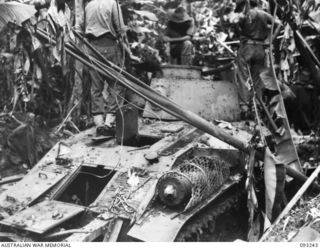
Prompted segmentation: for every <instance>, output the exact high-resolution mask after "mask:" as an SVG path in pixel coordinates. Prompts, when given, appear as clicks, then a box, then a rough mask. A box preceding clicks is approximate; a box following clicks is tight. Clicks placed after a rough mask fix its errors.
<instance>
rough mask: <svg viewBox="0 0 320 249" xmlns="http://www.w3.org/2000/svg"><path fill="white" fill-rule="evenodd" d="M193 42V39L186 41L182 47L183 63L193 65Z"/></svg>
mask: <svg viewBox="0 0 320 249" xmlns="http://www.w3.org/2000/svg"><path fill="white" fill-rule="evenodd" d="M192 55H193V44H192V42H191V41H184V42H183V43H182V49H181V65H192Z"/></svg>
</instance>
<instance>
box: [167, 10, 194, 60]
mask: <svg viewBox="0 0 320 249" xmlns="http://www.w3.org/2000/svg"><path fill="white" fill-rule="evenodd" d="M194 32H195V25H194V20H193V18H192V17H190V16H189V15H188V14H187V12H186V10H185V9H184V8H183V7H182V6H179V7H178V8H176V9H175V11H174V12H173V13H172V14H171V15H169V21H168V24H167V29H166V31H165V34H164V36H163V41H165V42H169V43H170V56H171V63H172V64H179V65H191V64H192V55H193V44H192V42H191V39H192V36H193V34H194Z"/></svg>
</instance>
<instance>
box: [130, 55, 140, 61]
mask: <svg viewBox="0 0 320 249" xmlns="http://www.w3.org/2000/svg"><path fill="white" fill-rule="evenodd" d="M130 60H132V61H134V62H136V63H141V59H140V58H139V57H138V56H135V55H133V54H130Z"/></svg>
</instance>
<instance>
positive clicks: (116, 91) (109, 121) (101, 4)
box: [85, 0, 139, 135]
mask: <svg viewBox="0 0 320 249" xmlns="http://www.w3.org/2000/svg"><path fill="white" fill-rule="evenodd" d="M85 36H86V38H87V39H88V40H89V42H90V43H91V45H92V46H93V47H94V48H95V49H96V50H97V51H99V52H100V53H101V54H102V56H104V57H105V58H106V59H107V60H110V61H111V62H113V63H114V64H116V65H118V66H121V67H123V65H124V52H126V53H128V54H129V56H130V58H131V59H133V60H139V59H138V58H136V57H134V56H133V55H132V53H131V51H130V49H129V47H128V46H127V42H126V43H125V42H124V41H127V40H126V26H125V25H124V22H123V17H122V12H121V9H120V6H119V4H118V2H117V1H116V0H107V1H106V0H92V1H90V2H89V3H88V4H87V6H86V8H85ZM120 45H121V47H120ZM89 53H91V55H92V56H94V54H93V52H92V51H89ZM89 74H90V77H91V98H92V107H91V112H92V114H93V119H94V123H95V125H96V127H97V135H110V133H111V134H112V133H113V132H114V126H115V112H116V110H117V108H118V107H120V106H121V105H122V104H123V101H124V95H125V91H124V88H123V87H122V86H120V85H119V84H117V83H116V82H111V81H108V86H107V89H108V93H109V96H108V99H107V106H106V109H107V110H106V117H105V120H104V119H103V118H104V114H105V101H104V97H103V90H104V86H105V84H104V82H105V81H104V79H103V78H102V76H101V75H99V74H98V73H97V72H96V71H95V70H94V69H89Z"/></svg>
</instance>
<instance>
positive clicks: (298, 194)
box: [259, 166, 320, 242]
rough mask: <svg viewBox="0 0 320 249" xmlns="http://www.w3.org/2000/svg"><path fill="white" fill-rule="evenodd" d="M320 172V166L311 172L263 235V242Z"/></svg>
mask: <svg viewBox="0 0 320 249" xmlns="http://www.w3.org/2000/svg"><path fill="white" fill-rule="evenodd" d="M319 172H320V166H318V167H317V168H316V170H315V171H313V173H312V174H311V176H310V177H309V178H308V180H307V181H306V182H305V183H304V184H303V185H302V187H301V188H300V189H299V191H298V192H297V193H296V194H295V196H294V197H293V198H292V199H291V200H290V202H289V203H288V205H287V206H286V207H285V208H284V209H283V211H282V212H281V214H280V215H279V216H278V217H277V219H276V220H275V222H274V223H273V224H272V225H271V227H269V228H268V230H267V231H266V232H265V233H264V234H263V235H262V237H261V239H260V240H259V241H260V242H263V241H264V240H265V239H266V238H267V237H268V236H269V235H270V233H271V232H272V231H273V228H274V227H275V226H276V225H277V224H278V223H279V222H280V220H281V219H282V218H283V217H284V216H286V215H287V214H288V213H289V211H290V210H291V209H292V208H293V207H294V205H295V204H296V203H297V202H298V200H300V198H301V196H302V195H303V194H304V193H305V192H306V190H307V189H308V188H309V187H310V185H311V184H312V182H313V181H314V180H315V179H316V177H317V176H318V174H319Z"/></svg>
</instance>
